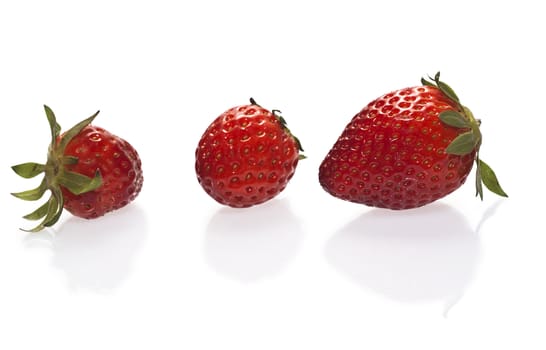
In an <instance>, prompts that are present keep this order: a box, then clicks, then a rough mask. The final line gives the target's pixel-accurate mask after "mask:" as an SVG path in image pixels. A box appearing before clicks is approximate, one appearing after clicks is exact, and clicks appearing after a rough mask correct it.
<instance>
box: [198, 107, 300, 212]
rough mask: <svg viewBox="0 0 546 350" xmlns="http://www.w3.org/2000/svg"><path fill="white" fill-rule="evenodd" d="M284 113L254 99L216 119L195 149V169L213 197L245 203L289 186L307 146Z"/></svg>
mask: <svg viewBox="0 0 546 350" xmlns="http://www.w3.org/2000/svg"><path fill="white" fill-rule="evenodd" d="M279 113H280V112H279V111H278V110H273V111H269V110H267V109H265V108H262V107H261V106H259V105H258V104H256V102H255V101H254V100H253V99H250V104H248V105H242V106H237V107H233V108H231V109H229V110H227V111H225V112H224V113H222V114H221V115H220V116H219V117H218V118H216V119H215V120H214V121H213V122H212V124H210V126H209V127H208V128H207V130H206V131H205V133H204V134H203V136H202V137H201V139H200V140H199V145H198V146H197V150H196V151H195V171H196V173H197V180H198V181H199V183H200V184H201V186H203V189H204V190H205V191H206V192H207V193H208V194H209V195H210V196H211V197H212V198H214V199H215V200H216V201H218V202H219V203H222V204H225V205H228V206H231V207H235V208H244V207H250V206H253V205H256V204H260V203H263V202H265V201H268V200H270V199H271V198H273V197H275V196H276V195H278V194H279V193H280V192H281V191H282V190H284V188H285V187H286V185H287V183H288V181H289V180H290V179H291V178H292V176H293V175H294V172H295V170H296V166H297V164H298V160H299V159H302V158H303V155H301V154H300V153H299V151H303V149H302V148H301V145H300V143H299V141H298V139H297V138H296V137H294V136H293V135H292V134H291V133H290V130H288V128H287V127H286V122H285V120H284V119H283V118H282V117H281V116H280V114H279Z"/></svg>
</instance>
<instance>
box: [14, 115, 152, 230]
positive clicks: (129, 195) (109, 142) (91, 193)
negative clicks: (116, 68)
mask: <svg viewBox="0 0 546 350" xmlns="http://www.w3.org/2000/svg"><path fill="white" fill-rule="evenodd" d="M44 109H45V113H46V116H47V119H48V122H49V126H50V130H51V143H50V145H49V148H48V154H47V161H46V163H45V164H38V163H34V162H29V163H22V164H18V165H15V166H13V167H12V169H13V170H14V171H15V172H16V173H17V174H18V175H19V176H21V177H23V178H33V177H36V176H38V175H40V174H42V173H43V174H44V177H43V179H42V181H41V182H40V185H39V186H38V187H37V188H34V189H32V190H28V191H23V192H17V193H12V195H13V196H15V197H17V198H20V199H23V200H27V201H36V200H39V199H41V198H42V197H43V195H44V194H45V192H46V191H50V193H51V196H50V197H49V199H48V200H47V201H46V202H45V203H44V204H43V205H41V206H40V207H39V208H38V209H36V210H35V211H33V212H32V213H30V214H27V215H25V216H24V218H25V219H28V220H36V221H37V220H41V222H40V223H39V224H38V225H37V226H36V227H34V228H33V229H31V230H28V231H31V232H37V231H40V230H42V229H44V228H46V227H50V226H52V225H54V224H55V223H56V222H57V221H58V220H59V218H60V217H61V214H62V212H63V209H67V210H68V211H70V212H71V213H72V214H73V215H75V216H79V217H82V218H86V219H91V218H96V217H100V216H102V215H104V214H105V213H107V212H110V211H112V210H115V209H119V208H121V207H123V206H125V205H127V204H128V203H129V202H131V201H132V200H134V199H135V198H136V196H137V195H138V194H139V192H140V190H141V188H142V182H143V176H142V167H141V160H140V157H139V155H138V153H137V152H136V150H135V149H134V148H133V146H131V145H130V144H129V143H128V142H127V141H125V140H124V139H122V138H120V137H118V136H116V135H114V134H112V133H110V132H108V131H107V130H105V129H103V128H100V127H98V126H94V125H92V124H91V123H92V122H93V120H94V119H95V117H96V116H97V115H98V113H99V112H96V113H95V114H93V115H92V116H91V117H89V118H87V119H85V120H83V121H82V122H80V123H78V124H76V125H75V126H74V127H72V128H71V129H69V130H68V131H66V132H65V133H63V134H61V127H60V125H59V124H58V123H57V120H56V117H55V114H54V113H53V111H52V110H51V109H50V108H49V107H47V106H44Z"/></svg>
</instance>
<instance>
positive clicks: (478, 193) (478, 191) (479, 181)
mask: <svg viewBox="0 0 546 350" xmlns="http://www.w3.org/2000/svg"><path fill="white" fill-rule="evenodd" d="M476 165H477V166H476V180H475V181H476V196H480V199H481V200H482V201H483V186H482V172H481V170H480V161H479V158H478V159H476Z"/></svg>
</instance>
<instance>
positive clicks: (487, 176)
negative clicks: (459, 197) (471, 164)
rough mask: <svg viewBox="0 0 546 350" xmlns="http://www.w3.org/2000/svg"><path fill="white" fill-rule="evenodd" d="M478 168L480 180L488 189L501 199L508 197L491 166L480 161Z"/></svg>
mask: <svg viewBox="0 0 546 350" xmlns="http://www.w3.org/2000/svg"><path fill="white" fill-rule="evenodd" d="M478 168H479V173H480V178H481V181H482V182H483V184H484V185H485V187H487V189H488V190H489V191H491V192H493V193H495V194H497V195H499V196H501V197H508V195H507V194H506V192H504V190H503V189H502V187H501V185H500V184H499V180H498V179H497V175H495V172H494V171H493V169H491V167H490V166H489V165H487V164H486V163H485V162H484V161H482V160H481V159H478Z"/></svg>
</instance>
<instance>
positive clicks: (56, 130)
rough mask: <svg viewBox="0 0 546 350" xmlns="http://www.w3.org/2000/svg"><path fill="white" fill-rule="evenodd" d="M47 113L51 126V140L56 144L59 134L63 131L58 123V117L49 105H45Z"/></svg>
mask: <svg viewBox="0 0 546 350" xmlns="http://www.w3.org/2000/svg"><path fill="white" fill-rule="evenodd" d="M44 109H45V113H46V116H47V121H48V122H49V128H50V129H51V142H52V144H55V141H56V139H57V136H59V134H60V133H61V126H60V125H59V123H57V118H55V113H53V111H52V110H51V108H49V107H48V106H46V105H44Z"/></svg>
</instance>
